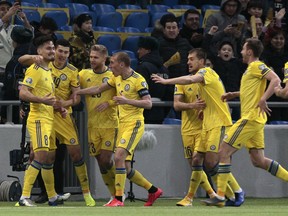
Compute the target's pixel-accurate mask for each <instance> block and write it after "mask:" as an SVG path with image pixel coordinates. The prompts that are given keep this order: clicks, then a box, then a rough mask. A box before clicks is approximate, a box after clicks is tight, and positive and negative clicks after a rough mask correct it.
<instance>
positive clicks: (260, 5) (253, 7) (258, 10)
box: [243, 0, 266, 23]
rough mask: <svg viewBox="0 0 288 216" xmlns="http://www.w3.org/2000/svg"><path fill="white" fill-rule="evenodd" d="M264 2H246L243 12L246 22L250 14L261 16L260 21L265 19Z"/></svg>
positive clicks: (258, 0) (253, 0) (255, 0)
mask: <svg viewBox="0 0 288 216" xmlns="http://www.w3.org/2000/svg"><path fill="white" fill-rule="evenodd" d="M264 7H265V6H264V2H263V0H250V1H249V2H248V4H247V8H246V10H245V11H244V12H243V13H244V16H245V18H246V20H247V22H250V18H251V16H255V17H256V18H261V19H262V22H263V23H265V21H266V14H265V13H264V9H265V8H264Z"/></svg>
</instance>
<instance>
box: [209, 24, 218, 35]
mask: <svg viewBox="0 0 288 216" xmlns="http://www.w3.org/2000/svg"><path fill="white" fill-rule="evenodd" d="M217 31H218V26H212V27H211V28H210V30H209V32H208V34H210V35H214V34H215V33H216V32H217Z"/></svg>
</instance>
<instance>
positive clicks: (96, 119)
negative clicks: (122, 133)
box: [79, 69, 118, 128]
mask: <svg viewBox="0 0 288 216" xmlns="http://www.w3.org/2000/svg"><path fill="white" fill-rule="evenodd" d="M79 77H80V86H81V88H88V87H91V86H100V85H101V84H102V83H106V82H107V81H108V80H110V79H111V77H114V76H113V73H112V72H111V71H110V70H106V71H104V72H103V73H95V72H94V71H93V70H92V69H83V70H81V71H80V72H79ZM115 95H116V91H115V89H114V88H112V89H109V90H107V91H104V92H102V93H100V94H97V95H86V96H85V101H86V109H87V112H88V127H90V128H91V127H92V128H118V113H117V106H113V105H112V106H109V107H108V108H107V109H106V110H104V111H103V112H98V111H96V107H97V106H98V105H99V104H102V103H104V102H108V101H109V102H111V101H112V98H113V96H115ZM110 104H111V103H110Z"/></svg>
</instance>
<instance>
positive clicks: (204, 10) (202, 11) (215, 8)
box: [201, 4, 220, 16]
mask: <svg viewBox="0 0 288 216" xmlns="http://www.w3.org/2000/svg"><path fill="white" fill-rule="evenodd" d="M208 9H212V10H220V6H219V5H211V4H204V5H202V7H201V13H202V15H203V16H204V14H205V12H206V10H208Z"/></svg>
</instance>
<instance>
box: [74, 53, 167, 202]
mask: <svg viewBox="0 0 288 216" xmlns="http://www.w3.org/2000/svg"><path fill="white" fill-rule="evenodd" d="M130 64H131V60H130V58H129V56H128V54H127V53H125V52H117V53H115V54H114V55H113V56H112V57H111V59H110V65H109V67H110V69H111V71H112V72H113V75H114V76H112V77H111V78H110V79H109V80H108V82H107V83H103V84H102V85H101V86H93V87H90V88H86V89H81V90H80V91H78V92H76V94H75V95H74V97H75V96H76V95H77V94H80V95H83V94H90V95H98V94H101V93H102V92H103V91H106V90H108V89H111V88H115V90H116V96H114V97H113V100H114V101H115V104H116V105H117V106H118V109H119V131H118V139H117V143H116V151H115V155H114V161H115V167H116V170H115V198H114V199H113V200H112V201H111V202H110V203H109V204H107V205H106V206H108V207H116V206H124V203H123V202H122V196H123V194H124V187H125V181H126V176H127V178H128V179H129V180H130V181H132V182H133V183H135V184H137V185H139V186H141V187H143V188H145V189H146V190H148V192H149V195H148V200H147V202H146V203H145V204H144V206H151V205H152V204H153V203H154V202H155V200H156V199H158V198H159V197H160V196H161V195H162V193H163V192H162V190H161V189H160V188H157V187H155V186H154V185H153V184H151V183H150V182H149V181H148V180H147V179H145V178H144V176H143V175H142V174H141V173H140V172H138V171H137V170H135V169H131V159H132V157H133V154H134V150H135V147H136V146H137V144H138V142H139V140H140V139H141V137H142V135H143V133H144V117H143V110H144V109H150V108H151V106H152V102H151V97H150V95H149V91H148V86H147V83H146V81H145V79H144V78H143V77H142V76H141V75H140V74H138V73H137V72H135V71H133V69H131V67H130Z"/></svg>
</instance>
